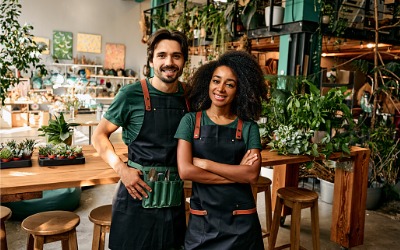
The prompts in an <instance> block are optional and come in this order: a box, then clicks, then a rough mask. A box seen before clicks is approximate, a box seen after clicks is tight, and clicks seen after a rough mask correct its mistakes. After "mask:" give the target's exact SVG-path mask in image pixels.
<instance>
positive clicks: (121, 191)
mask: <svg viewBox="0 0 400 250" xmlns="http://www.w3.org/2000/svg"><path fill="white" fill-rule="evenodd" d="M185 113H186V105H185V99H184V98H183V97H171V96H151V110H150V111H145V115H144V121H143V124H142V127H141V130H140V133H139V135H138V136H137V138H136V139H135V140H134V141H133V142H132V143H131V144H130V145H129V146H128V158H129V160H131V161H133V162H136V163H138V164H140V165H143V166H173V167H176V164H177V163H176V145H177V140H176V139H174V135H175V132H176V129H177V127H178V125H179V122H180V120H181V118H182V117H183V115H184V114H185ZM117 192H118V193H117V195H116V197H115V198H114V201H113V215H112V224H111V230H110V244H109V246H110V248H111V249H113V250H114V249H129V250H133V249H141V250H143V249H149V250H157V249H160V250H161V249H163V250H164V249H166V250H170V249H181V247H182V246H183V242H184V236H185V231H186V220H185V202H184V196H183V195H182V202H181V205H180V206H176V207H169V208H143V207H142V201H140V200H134V199H133V198H132V197H131V196H130V194H129V193H128V191H127V190H126V188H125V186H124V185H123V184H122V183H121V182H120V183H119V184H118V191H117Z"/></svg>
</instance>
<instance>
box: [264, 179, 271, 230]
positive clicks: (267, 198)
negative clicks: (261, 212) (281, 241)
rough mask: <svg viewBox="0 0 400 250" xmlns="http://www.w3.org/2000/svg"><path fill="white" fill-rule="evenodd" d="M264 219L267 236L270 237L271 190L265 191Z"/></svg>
mask: <svg viewBox="0 0 400 250" xmlns="http://www.w3.org/2000/svg"><path fill="white" fill-rule="evenodd" d="M265 218H266V225H267V230H266V232H267V236H268V237H269V235H271V225H272V202H271V188H270V187H268V189H267V190H266V191H265Z"/></svg>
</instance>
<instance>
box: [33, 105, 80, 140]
mask: <svg viewBox="0 0 400 250" xmlns="http://www.w3.org/2000/svg"><path fill="white" fill-rule="evenodd" d="M75 126H79V123H68V122H66V121H65V118H64V114H63V113H62V112H61V113H60V114H59V115H58V116H55V119H54V120H53V119H50V120H49V125H43V126H42V127H40V128H39V129H38V131H40V132H42V134H39V136H46V138H47V141H48V142H49V143H54V144H58V143H62V142H63V143H66V144H71V142H72V134H73V127H75Z"/></svg>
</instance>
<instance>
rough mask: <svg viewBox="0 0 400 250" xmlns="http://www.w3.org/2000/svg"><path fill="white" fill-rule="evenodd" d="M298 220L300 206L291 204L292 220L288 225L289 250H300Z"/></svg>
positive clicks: (296, 203)
mask: <svg viewBox="0 0 400 250" xmlns="http://www.w3.org/2000/svg"><path fill="white" fill-rule="evenodd" d="M300 220H301V205H300V203H298V202H295V203H294V204H293V208H292V218H291V225H290V250H299V249H300Z"/></svg>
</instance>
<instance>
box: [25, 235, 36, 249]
mask: <svg viewBox="0 0 400 250" xmlns="http://www.w3.org/2000/svg"><path fill="white" fill-rule="evenodd" d="M34 241H35V239H34V238H33V235H32V234H28V239H27V240H26V250H33V243H34Z"/></svg>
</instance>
